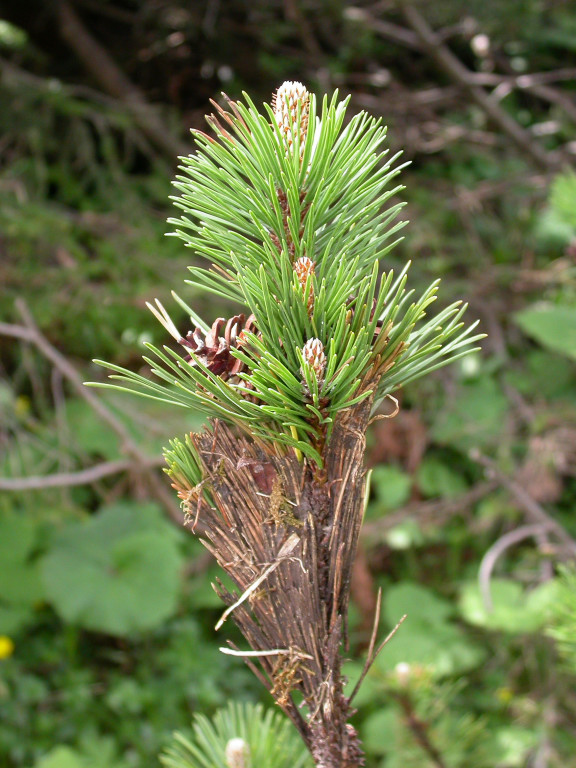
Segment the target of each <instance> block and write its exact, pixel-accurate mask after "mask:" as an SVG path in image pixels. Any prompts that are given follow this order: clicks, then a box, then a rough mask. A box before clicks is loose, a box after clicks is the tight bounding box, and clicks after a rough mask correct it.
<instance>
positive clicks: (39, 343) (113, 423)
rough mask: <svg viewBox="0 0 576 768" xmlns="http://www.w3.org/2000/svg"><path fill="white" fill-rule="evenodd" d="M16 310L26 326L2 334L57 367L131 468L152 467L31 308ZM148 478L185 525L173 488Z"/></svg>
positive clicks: (3, 327) (4, 326)
mask: <svg viewBox="0 0 576 768" xmlns="http://www.w3.org/2000/svg"><path fill="white" fill-rule="evenodd" d="M16 307H17V309H18V312H19V313H20V316H21V317H22V320H23V325H15V324H11V323H0V335H3V336H10V337H12V338H16V339H20V340H21V341H25V342H28V343H30V344H32V345H34V346H35V347H36V349H38V351H39V352H40V353H41V354H42V355H43V356H44V357H45V358H46V359H47V360H49V361H50V362H51V363H52V365H54V367H55V368H57V369H58V370H59V371H60V373H62V375H63V376H64V378H65V379H67V381H68V382H69V384H71V386H72V387H73V389H74V390H75V391H76V393H77V394H78V395H79V397H81V398H82V399H83V400H85V401H86V402H87V403H88V404H89V405H90V406H91V408H92V409H93V410H94V411H95V413H97V414H98V416H99V417H100V418H101V419H102V421H103V422H104V423H105V424H107V425H108V426H109V427H110V429H111V430H112V431H113V432H114V433H115V434H116V435H118V437H119V438H120V440H121V442H122V449H123V450H124V452H125V453H126V454H127V455H128V456H130V457H131V458H132V459H133V461H132V462H131V465H132V466H134V467H135V468H136V467H137V468H138V469H139V471H140V472H143V471H145V470H147V469H149V468H150V457H149V456H147V455H146V454H144V453H143V452H142V451H141V450H140V448H139V446H138V444H137V442H136V441H135V439H134V438H133V437H132V435H131V434H130V432H129V431H128V429H127V428H126V426H125V425H124V424H123V423H122V422H121V421H120V420H119V419H118V418H117V417H116V416H115V415H114V413H113V412H112V411H111V410H110V408H108V406H107V405H105V403H104V402H103V400H101V399H100V398H99V397H98V396H97V395H96V394H95V393H94V392H93V391H92V390H90V389H88V388H87V387H85V386H84V383H83V381H82V378H81V376H80V375H79V373H78V372H77V371H76V369H75V368H74V366H73V365H72V363H71V362H70V361H69V360H68V359H67V358H66V357H65V356H64V355H63V354H62V353H61V352H59V351H58V350H57V349H56V348H55V347H54V346H53V345H52V344H51V343H50V342H49V341H48V339H47V338H46V337H45V336H44V335H43V334H42V332H41V331H40V329H39V328H38V327H37V325H36V323H35V322H34V318H33V317H32V314H31V312H30V310H29V309H28V307H27V305H26V304H25V302H24V301H22V300H21V299H18V300H17V301H16ZM146 479H147V481H148V482H149V485H150V489H151V491H152V493H153V495H154V496H155V498H156V499H157V500H158V501H159V502H160V503H161V504H162V506H163V507H164V508H165V510H166V512H167V513H168V515H169V516H170V518H171V519H172V520H173V521H174V522H176V523H177V524H178V525H181V524H182V520H183V516H182V513H181V511H180V509H179V507H177V506H176V505H175V503H174V500H173V497H172V493H171V492H170V489H169V488H167V487H166V485H165V484H164V483H163V482H162V481H161V479H160V478H158V477H157V475H156V474H155V473H154V472H146ZM44 487H46V486H44Z"/></svg>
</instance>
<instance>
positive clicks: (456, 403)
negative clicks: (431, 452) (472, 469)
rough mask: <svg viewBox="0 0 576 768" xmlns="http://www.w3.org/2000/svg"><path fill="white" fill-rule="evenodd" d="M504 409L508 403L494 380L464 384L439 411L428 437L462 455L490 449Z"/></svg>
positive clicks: (499, 428) (483, 379) (501, 427)
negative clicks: (477, 449)
mask: <svg viewBox="0 0 576 768" xmlns="http://www.w3.org/2000/svg"><path fill="white" fill-rule="evenodd" d="M508 409H509V404H508V401H507V399H506V397H505V395H504V394H503V393H502V390H501V388H500V386H499V385H498V384H497V382H496V381H494V379H491V378H488V377H484V378H481V379H478V380H475V381H473V382H467V383H465V384H462V386H461V387H460V388H459V390H458V391H457V393H456V396H452V395H451V396H450V398H449V399H447V400H446V402H445V403H444V405H443V407H442V408H441V409H440V410H439V412H438V415H437V417H436V420H435V423H434V425H433V427H432V436H433V437H434V439H435V440H436V441H437V442H439V443H443V444H446V445H451V446H454V447H455V448H458V449H460V450H463V451H468V450H470V449H471V448H477V447H484V446H486V445H492V444H494V443H497V442H498V441H499V440H500V436H501V434H502V430H503V428H504V426H505V421H506V414H507V412H508Z"/></svg>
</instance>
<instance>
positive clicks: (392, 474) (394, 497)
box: [367, 465, 412, 518]
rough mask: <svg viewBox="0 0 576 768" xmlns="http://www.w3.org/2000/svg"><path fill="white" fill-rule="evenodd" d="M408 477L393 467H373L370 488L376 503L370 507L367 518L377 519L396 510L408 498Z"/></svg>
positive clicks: (409, 479) (409, 483)
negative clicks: (389, 511)
mask: <svg viewBox="0 0 576 768" xmlns="http://www.w3.org/2000/svg"><path fill="white" fill-rule="evenodd" d="M411 484H412V479H411V477H410V475H408V474H407V473H406V472H403V471H402V470H401V469H400V468H399V467H395V466H393V465H386V466H384V465H379V466H377V467H374V469H373V470H372V474H371V480H370V487H371V489H372V490H373V492H374V496H375V497H376V501H375V502H374V503H373V504H371V505H370V507H369V510H368V515H367V516H368V517H369V518H370V517H377V516H379V515H381V514H383V513H385V512H387V511H388V510H391V509H396V508H397V507H400V506H402V504H405V503H406V502H407V501H408V499H409V498H410V486H411Z"/></svg>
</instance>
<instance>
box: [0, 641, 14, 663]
mask: <svg viewBox="0 0 576 768" xmlns="http://www.w3.org/2000/svg"><path fill="white" fill-rule="evenodd" d="M13 653H14V643H13V641H12V640H11V638H9V637H7V636H6V635H0V659H7V658H9V657H10V656H12V654H13Z"/></svg>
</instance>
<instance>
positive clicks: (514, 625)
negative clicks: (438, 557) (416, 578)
mask: <svg viewBox="0 0 576 768" xmlns="http://www.w3.org/2000/svg"><path fill="white" fill-rule="evenodd" d="M557 594H558V583H557V582H555V581H549V582H546V583H545V584H541V585H540V586H538V587H536V588H535V589H533V590H532V591H530V592H525V591H524V590H523V589H522V586H521V585H520V584H519V583H518V582H516V581H512V580H511V579H492V580H491V582H490V599H491V601H492V609H491V610H488V609H487V606H486V605H485V603H484V600H483V597H482V594H481V592H480V587H479V585H478V582H477V580H474V581H471V582H467V583H466V584H464V586H463V587H462V591H461V593H460V612H461V614H462V617H463V618H464V619H465V620H466V621H467V622H469V623H470V624H474V625H476V626H479V627H484V628H485V629H493V630H500V631H502V632H508V633H511V634H525V633H531V632H537V631H538V630H539V629H541V628H542V626H544V624H545V623H546V621H547V620H548V616H549V614H550V611H551V608H552V606H553V605H554V602H555V600H556V597H557Z"/></svg>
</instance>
